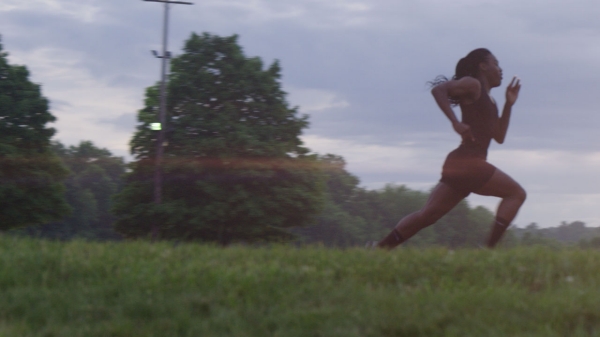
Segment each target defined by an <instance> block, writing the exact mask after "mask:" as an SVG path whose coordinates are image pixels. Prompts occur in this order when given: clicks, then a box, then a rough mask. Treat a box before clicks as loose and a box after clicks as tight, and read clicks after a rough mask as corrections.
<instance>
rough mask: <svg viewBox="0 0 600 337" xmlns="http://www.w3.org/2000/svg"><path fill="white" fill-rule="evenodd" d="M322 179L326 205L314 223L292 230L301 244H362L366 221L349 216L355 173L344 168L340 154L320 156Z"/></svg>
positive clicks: (355, 182)
mask: <svg viewBox="0 0 600 337" xmlns="http://www.w3.org/2000/svg"><path fill="white" fill-rule="evenodd" d="M319 163H320V165H321V167H322V172H323V176H324V181H325V205H324V209H323V211H321V213H320V214H319V216H318V217H317V218H316V220H315V224H314V225H311V226H308V227H305V228H297V229H294V230H293V233H295V234H298V236H299V240H298V241H299V242H300V243H303V244H314V243H322V244H324V245H326V246H332V247H348V246H356V245H362V244H364V243H365V241H366V236H365V234H366V233H365V228H366V222H365V220H364V219H363V218H361V217H360V216H355V215H351V214H350V212H349V209H351V208H352V206H351V205H352V202H353V198H354V197H355V195H356V193H357V191H358V190H360V188H359V187H358V183H359V180H358V178H357V177H356V176H354V175H352V174H350V173H349V172H348V171H346V169H345V167H346V162H345V160H344V158H342V157H341V156H337V155H333V154H327V155H324V156H319Z"/></svg>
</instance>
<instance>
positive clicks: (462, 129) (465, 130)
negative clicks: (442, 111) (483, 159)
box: [452, 122, 475, 141]
mask: <svg viewBox="0 0 600 337" xmlns="http://www.w3.org/2000/svg"><path fill="white" fill-rule="evenodd" d="M452 127H453V128H454V131H456V133H458V134H459V135H460V136H461V137H462V138H463V139H468V140H471V141H475V137H474V136H473V133H472V132H471V127H470V126H469V125H468V124H465V123H462V122H456V123H454V124H452Z"/></svg>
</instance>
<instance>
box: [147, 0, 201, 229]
mask: <svg viewBox="0 0 600 337" xmlns="http://www.w3.org/2000/svg"><path fill="white" fill-rule="evenodd" d="M144 1H151V2H162V3H164V4H165V11H164V19H163V41H162V42H163V43H162V55H160V56H158V55H157V57H158V58H161V59H162V64H161V71H160V108H159V113H158V121H159V123H160V129H159V130H158V139H157V142H156V161H155V167H154V203H155V204H157V205H158V204H160V203H162V185H163V181H162V158H163V154H164V143H165V128H166V127H165V126H166V125H165V123H166V114H167V83H166V82H167V64H168V62H169V59H170V58H171V54H170V53H169V52H168V51H167V42H168V39H167V37H168V33H169V31H168V29H169V4H182V5H193V4H192V3H191V2H185V1H169V0H144ZM157 236H158V225H157V224H152V240H156V238H157Z"/></svg>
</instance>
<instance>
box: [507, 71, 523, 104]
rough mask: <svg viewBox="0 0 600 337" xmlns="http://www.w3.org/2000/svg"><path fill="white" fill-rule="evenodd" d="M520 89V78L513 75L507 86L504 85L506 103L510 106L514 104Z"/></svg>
mask: <svg viewBox="0 0 600 337" xmlns="http://www.w3.org/2000/svg"><path fill="white" fill-rule="evenodd" d="M519 90H521V80H520V79H519V78H518V77H516V76H515V77H513V79H512V81H510V84H509V85H508V87H506V103H507V104H510V105H511V106H512V105H513V104H515V102H516V101H517V98H518V97H519Z"/></svg>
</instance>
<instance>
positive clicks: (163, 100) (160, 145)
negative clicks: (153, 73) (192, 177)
mask: <svg viewBox="0 0 600 337" xmlns="http://www.w3.org/2000/svg"><path fill="white" fill-rule="evenodd" d="M168 27H169V3H168V2H165V15H164V20H163V46H162V60H161V63H162V64H161V72H160V110H159V113H158V122H159V123H160V126H161V127H160V130H158V141H157V142H156V164H155V167H154V203H155V204H160V203H161V202H162V174H161V166H162V157H163V153H164V142H165V119H166V116H165V115H166V109H167V83H166V77H167V62H168V60H169V55H168V54H167V42H168V40H167V34H168ZM153 232H154V229H153ZM153 236H154V233H153Z"/></svg>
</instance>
